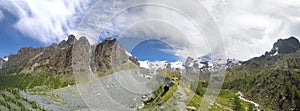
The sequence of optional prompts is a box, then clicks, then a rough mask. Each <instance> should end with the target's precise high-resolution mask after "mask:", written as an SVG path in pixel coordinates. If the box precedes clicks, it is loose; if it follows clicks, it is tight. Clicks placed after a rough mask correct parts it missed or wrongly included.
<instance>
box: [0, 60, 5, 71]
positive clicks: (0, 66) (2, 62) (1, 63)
mask: <svg viewBox="0 0 300 111" xmlns="http://www.w3.org/2000/svg"><path fill="white" fill-rule="evenodd" d="M5 62H6V61H5V60H4V59H2V58H0V69H1V68H2V66H3V65H4V64H5Z"/></svg>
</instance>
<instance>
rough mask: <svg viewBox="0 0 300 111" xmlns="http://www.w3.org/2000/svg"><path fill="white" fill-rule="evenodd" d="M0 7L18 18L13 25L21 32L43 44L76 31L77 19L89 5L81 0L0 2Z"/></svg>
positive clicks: (58, 39)
mask: <svg viewBox="0 0 300 111" xmlns="http://www.w3.org/2000/svg"><path fill="white" fill-rule="evenodd" d="M0 7H1V8H0V9H1V10H6V11H8V12H9V13H11V14H13V15H14V16H16V17H17V18H18V20H17V22H16V23H15V24H14V27H15V28H16V29H18V30H19V31H20V32H21V33H22V34H23V35H25V36H28V37H32V38H33V39H36V40H39V41H41V42H44V43H48V44H49V43H53V42H58V41H61V40H62V39H65V38H66V37H67V35H68V34H69V33H72V32H74V31H75V30H76V26H77V23H78V22H79V18H80V17H81V16H83V12H85V11H86V10H87V9H88V8H89V1H87V0H85V1H82V0H42V1H40V0H38V1H35V0H34V1H33V0H14V1H0Z"/></svg>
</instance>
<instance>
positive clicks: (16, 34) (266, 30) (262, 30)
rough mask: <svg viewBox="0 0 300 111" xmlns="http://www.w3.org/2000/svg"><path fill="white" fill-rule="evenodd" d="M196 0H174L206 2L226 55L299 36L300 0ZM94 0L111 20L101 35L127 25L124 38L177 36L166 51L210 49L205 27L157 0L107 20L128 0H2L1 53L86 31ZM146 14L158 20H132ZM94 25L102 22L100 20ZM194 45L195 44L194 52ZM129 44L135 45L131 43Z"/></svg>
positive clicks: (251, 52) (244, 55)
mask: <svg viewBox="0 0 300 111" xmlns="http://www.w3.org/2000/svg"><path fill="white" fill-rule="evenodd" d="M149 1H150V0H149ZM173 1H174V0H173ZM194 1H195V2H197V3H195V4H185V3H182V2H183V1H182V0H179V1H174V3H173V4H174V5H176V6H178V7H184V8H185V7H187V5H201V6H204V7H205V8H206V9H207V11H208V12H209V14H210V15H211V16H212V18H213V19H214V20H215V22H216V24H217V26H218V29H219V30H220V33H221V35H222V38H223V42H224V47H225V54H226V56H227V57H230V58H237V59H240V60H247V59H249V58H251V57H254V56H260V55H261V54H263V53H264V52H265V51H268V50H270V49H271V48H272V45H273V43H274V42H276V40H277V39H279V38H287V37H290V36H295V37H297V38H299V37H300V2H299V0H199V1H197V0H194ZM95 3H97V4H98V6H99V7H97V8H98V9H99V10H98V11H100V12H99V13H101V15H98V16H97V17H98V18H101V19H100V21H95V22H97V23H99V24H101V25H104V24H106V25H108V26H107V28H106V29H104V30H105V31H104V32H102V33H101V34H99V35H100V40H101V37H102V36H103V37H106V36H114V34H115V33H116V32H118V31H119V30H121V29H122V26H124V25H125V26H130V28H128V29H126V30H127V31H126V32H122V31H124V30H122V31H119V32H122V33H118V34H120V35H119V37H120V39H121V40H122V38H123V39H124V38H130V37H131V38H132V39H133V40H136V38H140V37H141V36H143V37H144V38H147V37H150V36H151V37H153V36H156V37H157V39H162V40H164V38H172V39H166V41H167V42H172V43H174V44H176V45H177V46H172V45H171V46H172V47H173V48H174V50H173V51H169V50H164V49H162V51H164V52H166V51H167V52H170V53H173V54H174V55H177V56H181V57H186V56H189V54H191V53H194V54H195V55H196V56H202V55H205V54H207V53H209V50H207V48H208V47H209V45H208V44H207V43H206V42H205V37H204V36H203V35H201V33H196V28H195V27H193V26H192V24H191V22H189V21H186V20H185V19H184V18H181V17H182V16H180V14H178V13H176V12H174V10H170V9H167V8H158V7H153V6H145V7H138V8H131V9H128V10H127V11H125V12H124V13H121V14H119V15H117V17H116V18H117V19H112V20H111V21H112V22H107V21H105V20H106V19H102V18H109V17H111V15H113V14H114V13H115V12H116V11H118V10H122V9H123V7H122V6H123V5H122V4H124V3H128V1H127V0H114V1H111V0H99V1H97V0H84V1H83V0H49V1H46V0H44V1H38V0H14V1H0V57H3V56H5V55H8V54H10V53H16V52H17V51H18V49H19V48H21V47H28V46H33V47H38V46H45V45H46V46H47V45H51V44H52V43H58V42H59V41H61V40H64V39H66V38H67V35H68V34H71V33H77V31H78V30H81V31H82V29H78V26H80V23H82V22H81V20H84V18H85V17H86V16H85V15H86V14H88V13H91V12H92V11H91V9H92V8H94V7H93V5H95ZM190 7H194V6H190ZM190 7H187V8H190ZM175 8H176V7H175ZM153 9H156V10H153ZM187 10H193V9H187ZM190 12H191V13H190V14H191V15H193V14H196V12H199V10H196V9H195V10H194V12H195V13H193V12H192V11H190ZM181 15H182V14H181ZM86 18H88V17H86ZM144 19H147V20H149V19H155V20H153V21H147V22H140V23H137V24H135V25H132V24H129V23H134V21H138V20H144ZM90 20H92V19H90ZM98 20H99V19H98ZM101 20H102V21H101ZM107 23H108V24H107ZM93 27H96V28H98V26H93ZM81 28H83V29H85V28H86V27H81ZM86 31H87V32H89V31H88V30H86ZM128 32H130V33H128ZM93 33H99V32H93V31H90V32H89V34H93ZM102 34H103V35H102ZM87 36H89V37H90V38H89V40H91V42H95V41H97V39H95V37H93V35H87ZM97 37H98V36H97ZM206 39H207V38H206ZM208 39H209V38H208ZM126 40H127V41H126ZM130 40H131V39H124V41H123V42H121V43H123V44H125V47H126V46H128V47H130V43H128V41H130ZM168 40H169V41H168ZM141 46H142V45H141ZM162 47H163V46H162ZM191 47H193V49H196V50H193V51H192V52H191ZM131 48H132V46H131ZM141 49H143V48H141ZM128 50H132V49H130V48H128Z"/></svg>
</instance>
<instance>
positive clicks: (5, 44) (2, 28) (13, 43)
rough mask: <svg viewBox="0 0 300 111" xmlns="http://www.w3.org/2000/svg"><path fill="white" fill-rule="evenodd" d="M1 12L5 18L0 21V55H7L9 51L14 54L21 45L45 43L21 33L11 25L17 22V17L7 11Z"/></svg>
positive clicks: (34, 45)
mask: <svg viewBox="0 0 300 111" xmlns="http://www.w3.org/2000/svg"><path fill="white" fill-rule="evenodd" d="M2 12H3V14H5V18H4V19H3V20H2V21H1V22H0V57H4V56H7V55H9V54H11V53H14V54H15V53H17V52H18V50H19V49H20V48H22V47H29V46H32V47H38V46H42V45H46V44H43V43H41V42H40V41H38V40H35V39H32V38H30V37H27V36H24V35H23V34H21V33H20V32H19V30H17V29H15V28H14V26H13V25H14V24H15V23H16V22H17V18H16V17H15V16H14V15H13V14H11V13H9V12H7V11H2Z"/></svg>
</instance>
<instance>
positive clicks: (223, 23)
mask: <svg viewBox="0 0 300 111" xmlns="http://www.w3.org/2000/svg"><path fill="white" fill-rule="evenodd" d="M200 1H201V3H203V5H204V6H205V7H207V8H208V10H209V11H210V13H211V14H212V15H213V17H214V18H215V19H216V20H217V23H218V25H219V28H220V30H221V32H222V34H223V37H224V39H225V43H226V52H227V53H226V54H227V55H228V56H229V57H233V58H239V59H242V60H246V59H250V58H251V57H254V56H260V55H262V54H264V52H265V51H269V50H270V49H271V47H272V46H273V43H274V42H276V40H277V39H279V38H287V37H290V36H297V37H298V38H299V37H300V31H299V27H300V26H299V24H300V19H299V18H300V14H299V13H300V2H299V0H221V1H219V0H200Z"/></svg>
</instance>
